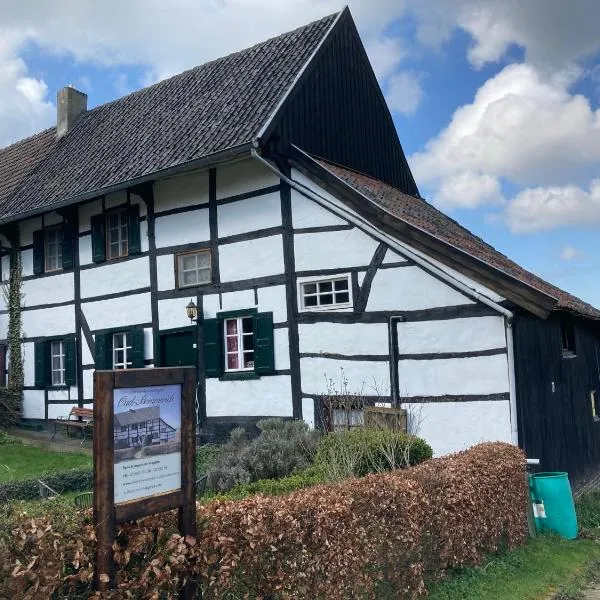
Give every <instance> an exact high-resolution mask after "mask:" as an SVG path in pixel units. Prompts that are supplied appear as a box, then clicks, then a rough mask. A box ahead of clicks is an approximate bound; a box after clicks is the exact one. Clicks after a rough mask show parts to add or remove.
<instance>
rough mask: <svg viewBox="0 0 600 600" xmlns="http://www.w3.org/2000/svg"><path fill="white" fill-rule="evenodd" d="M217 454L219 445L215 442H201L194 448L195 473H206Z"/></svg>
mask: <svg viewBox="0 0 600 600" xmlns="http://www.w3.org/2000/svg"><path fill="white" fill-rule="evenodd" d="M217 456H219V447H218V446H216V445H215V444H203V445H202V446H198V448H197V449H196V474H197V475H206V473H207V472H208V469H210V467H211V466H212V465H213V464H214V463H215V461H216V459H217Z"/></svg>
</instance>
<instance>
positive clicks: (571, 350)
mask: <svg viewBox="0 0 600 600" xmlns="http://www.w3.org/2000/svg"><path fill="white" fill-rule="evenodd" d="M560 335H561V338H562V355H563V358H571V357H573V356H575V354H576V352H575V327H573V322H572V321H570V320H566V319H564V320H563V321H562V322H561V324H560Z"/></svg>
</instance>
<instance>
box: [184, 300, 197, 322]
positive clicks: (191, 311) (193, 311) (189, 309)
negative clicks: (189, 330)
mask: <svg viewBox="0 0 600 600" xmlns="http://www.w3.org/2000/svg"><path fill="white" fill-rule="evenodd" d="M185 312H186V313H187V316H188V317H189V319H190V321H195V320H196V319H197V318H198V307H197V306H196V305H195V304H194V301H193V300H190V303H189V304H188V305H187V306H186V307H185Z"/></svg>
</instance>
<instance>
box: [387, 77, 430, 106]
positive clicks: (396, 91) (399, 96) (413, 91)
mask: <svg viewBox="0 0 600 600" xmlns="http://www.w3.org/2000/svg"><path fill="white" fill-rule="evenodd" d="M422 96H423V89H422V87H421V77H420V76H419V75H418V74H417V73H413V72H411V71H403V72H401V73H397V74H396V75H392V76H391V77H390V78H389V79H388V82H387V92H386V94H385V98H386V100H387V103H388V106H389V107H390V110H392V111H394V112H398V113H401V114H404V115H412V114H414V113H415V111H416V110H417V108H418V107H419V104H420V103H421V98H422Z"/></svg>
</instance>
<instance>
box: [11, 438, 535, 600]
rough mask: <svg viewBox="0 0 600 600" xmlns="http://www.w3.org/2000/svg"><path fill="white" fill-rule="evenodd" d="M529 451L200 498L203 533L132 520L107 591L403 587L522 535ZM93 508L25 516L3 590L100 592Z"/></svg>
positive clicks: (14, 523)
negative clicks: (284, 491) (183, 533)
mask: <svg viewBox="0 0 600 600" xmlns="http://www.w3.org/2000/svg"><path fill="white" fill-rule="evenodd" d="M526 503H527V489H526V484H525V458H524V455H523V453H522V452H521V451H520V450H519V449H518V448H515V447H514V446H510V445H508V444H502V443H494V444H481V445H478V446H475V447H474V448H472V449H470V450H467V451H465V452H460V453H458V454H454V455H452V456H448V457H444V458H439V459H433V460H430V461H427V462H425V463H423V464H421V465H419V466H417V467H413V468H410V469H406V470H401V471H394V472H391V473H384V474H378V475H369V476H367V477H364V478H361V479H350V480H346V481H343V482H341V483H337V484H330V485H318V486H314V487H311V488H307V489H304V490H301V491H298V492H294V493H291V494H288V495H285V496H277V497H266V496H261V495H257V496H251V497H249V498H246V499H245V500H240V501H231V500H230V501H215V502H211V503H209V504H206V505H202V506H199V508H198V518H199V524H200V527H199V530H200V531H201V532H202V533H201V535H200V536H199V538H198V539H183V538H181V537H180V536H178V535H176V534H175V533H173V532H174V531H175V515H174V514H164V515H159V516H156V517H150V518H146V519H143V520H141V521H139V522H137V523H131V524H127V525H125V526H123V527H122V529H121V530H120V532H119V535H118V537H117V541H116V542H115V547H114V549H115V560H116V562H117V564H118V572H117V589H116V590H115V591H113V592H110V593H107V594H104V595H103V597H104V598H115V599H121V598H123V599H125V598H156V599H159V598H176V597H177V593H178V590H179V589H180V587H181V584H182V582H183V581H185V580H187V579H188V578H191V579H192V580H194V581H197V582H198V583H199V584H200V585H202V587H203V588H204V596H203V597H204V598H211V599H212V598H214V599H217V598H233V597H239V598H252V599H254V598H264V599H266V598H299V599H300V598H307V599H308V598H311V599H313V598H323V599H325V598H327V599H329V598H331V599H333V600H336V599H342V598H374V597H375V593H376V588H377V586H378V585H380V584H382V583H383V582H385V585H386V586H387V587H388V589H393V590H394V592H395V594H396V596H397V597H398V598H407V599H411V598H417V597H420V596H423V595H426V589H425V581H428V580H431V579H435V578H439V577H442V576H443V575H444V573H445V572H446V571H447V570H448V569H449V568H451V567H457V566H467V565H476V564H478V563H479V562H481V561H482V559H483V558H484V557H485V556H486V554H489V553H492V552H495V551H497V550H499V549H505V548H513V547H515V546H516V545H518V544H521V543H523V542H524V540H525V535H526V528H527V522H526V505H527V504H526ZM89 520H90V517H89V514H87V515H76V516H75V517H73V518H70V519H60V518H57V517H56V515H55V516H54V517H45V518H35V519H32V518H31V517H28V516H27V515H23V514H22V515H17V516H13V517H11V519H10V526H9V527H8V530H6V528H5V530H4V531H3V532H2V537H1V538H0V598H3V597H7V598H8V597H10V598H23V599H29V598H31V599H33V598H49V597H53V598H90V597H100V594H97V595H93V592H91V578H92V572H93V563H92V560H93V551H94V531H93V527H92V525H91V524H90V523H89Z"/></svg>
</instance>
